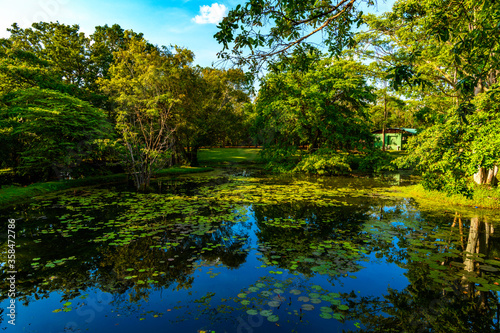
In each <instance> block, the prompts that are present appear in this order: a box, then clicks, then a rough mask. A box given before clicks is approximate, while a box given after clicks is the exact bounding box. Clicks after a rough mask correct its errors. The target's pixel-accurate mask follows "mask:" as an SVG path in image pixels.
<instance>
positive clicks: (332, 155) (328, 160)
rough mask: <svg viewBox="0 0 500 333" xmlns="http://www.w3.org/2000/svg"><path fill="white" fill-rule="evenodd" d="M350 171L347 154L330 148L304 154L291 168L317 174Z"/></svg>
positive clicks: (339, 173)
mask: <svg viewBox="0 0 500 333" xmlns="http://www.w3.org/2000/svg"><path fill="white" fill-rule="evenodd" d="M350 171H352V170H351V167H350V165H349V163H348V158H347V156H346V155H345V154H339V153H337V152H336V151H334V150H330V149H319V150H318V151H316V152H314V153H312V154H308V155H306V156H305V157H304V158H303V159H301V160H300V162H299V163H297V165H296V166H295V168H293V170H292V172H299V173H302V172H304V173H315V174H318V175H342V174H346V173H349V172H350Z"/></svg>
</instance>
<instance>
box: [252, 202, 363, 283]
mask: <svg viewBox="0 0 500 333" xmlns="http://www.w3.org/2000/svg"><path fill="white" fill-rule="evenodd" d="M253 210H254V214H255V219H256V222H257V226H258V230H257V231H256V236H257V237H258V240H259V241H258V242H259V244H260V246H261V247H260V248H259V250H260V251H261V252H262V253H263V260H264V261H267V262H272V261H274V262H278V264H275V265H276V266H278V267H280V268H283V269H290V267H295V266H297V267H296V268H295V269H294V270H296V271H297V272H300V273H302V274H305V275H307V276H310V275H314V271H311V269H312V268H314V267H315V266H318V265H321V262H322V261H321V260H325V261H327V262H329V263H331V264H332V266H331V269H332V271H333V269H334V268H335V271H337V272H338V273H339V274H342V273H345V272H353V271H357V270H358V269H359V267H357V266H356V267H355V265H354V264H355V261H356V260H357V259H359V256H357V253H356V256H355V254H353V253H354V252H353V253H346V254H345V255H343V254H342V253H341V252H339V251H344V250H345V249H353V248H356V249H358V248H362V246H363V245H364V242H363V240H364V239H365V236H364V235H363V234H362V233H361V230H362V229H361V228H362V225H363V223H364V222H366V221H367V220H368V218H369V215H368V210H369V206H368V205H364V206H363V205H352V206H341V207H321V206H316V205H312V204H310V203H304V202H296V203H288V204H280V205H260V206H254V208H253ZM275 221H277V222H275ZM297 221H302V222H303V223H297ZM330 241H331V242H333V244H332V243H325V242H330ZM323 244H327V245H328V244H330V245H331V247H328V248H322V247H321V246H322V245H323ZM344 244H345V246H347V247H345V248H344V247H343V246H344ZM328 251H330V253H328ZM333 251H337V252H336V253H332V252H333ZM350 255H352V257H351V256H350ZM298 257H306V258H307V260H309V262H304V261H301V262H299V263H293V261H295V260H296V259H297V258H298ZM313 260H314V261H313ZM334 275H337V274H334Z"/></svg>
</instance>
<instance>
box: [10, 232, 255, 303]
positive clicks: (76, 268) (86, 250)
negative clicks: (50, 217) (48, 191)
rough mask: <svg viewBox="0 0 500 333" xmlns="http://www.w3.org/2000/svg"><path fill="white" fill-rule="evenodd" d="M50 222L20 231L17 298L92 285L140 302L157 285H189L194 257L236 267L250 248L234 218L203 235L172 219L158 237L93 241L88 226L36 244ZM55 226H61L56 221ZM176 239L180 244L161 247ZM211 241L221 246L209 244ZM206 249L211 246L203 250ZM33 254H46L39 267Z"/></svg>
mask: <svg viewBox="0 0 500 333" xmlns="http://www.w3.org/2000/svg"><path fill="white" fill-rule="evenodd" d="M47 227H48V226H47V225H45V224H43V225H42V226H40V225H36V224H33V225H31V226H29V227H25V228H23V229H22V230H19V231H18V239H19V240H18V244H22V247H21V248H22V250H23V251H22V252H19V254H18V260H17V265H18V274H17V276H16V277H17V285H16V288H17V295H16V299H17V300H19V301H22V302H23V303H24V304H25V305H28V304H29V303H30V302H31V301H33V300H38V299H40V298H48V297H49V296H50V293H51V292H53V291H59V292H62V293H63V294H64V296H63V299H65V300H69V299H73V298H75V297H78V296H81V295H82V294H85V292H86V291H87V290H88V289H90V288H97V289H99V290H101V291H103V292H108V293H111V294H114V296H118V295H119V294H124V293H129V294H130V295H131V298H130V301H132V302H136V301H139V300H141V299H146V298H147V297H148V294H149V293H150V292H152V291H154V290H160V289H166V288H170V287H172V286H173V285H174V284H176V286H175V288H176V289H188V288H190V287H191V284H192V283H193V280H194V276H193V275H194V271H195V269H196V267H197V266H196V261H200V260H201V261H202V263H208V264H213V263H216V262H218V263H222V264H224V265H226V266H227V267H231V268H237V267H238V266H240V265H241V264H242V263H244V262H245V261H246V257H247V252H246V251H242V248H243V247H244V246H245V244H246V241H245V240H242V238H244V236H246V235H245V234H243V233H242V232H241V231H236V230H235V228H233V224H232V223H222V224H221V223H218V224H213V225H212V232H209V233H205V234H203V235H195V234H192V230H191V226H190V225H187V224H181V223H178V224H172V225H171V227H170V228H167V229H166V230H164V231H162V232H157V233H155V234H154V236H143V237H140V238H138V239H136V240H134V241H133V242H131V243H129V244H127V245H122V246H109V245H106V244H103V243H94V242H93V240H94V239H95V237H96V233H94V232H90V231H87V230H84V231H80V232H79V233H78V236H77V237H61V235H60V234H58V233H55V234H51V235H50V240H47V241H44V242H42V243H33V239H36V238H37V237H39V236H38V235H37V233H38V231H39V230H43V229H44V228H47ZM53 227H55V228H58V226H57V225H54V226H53ZM172 230H176V236H175V237H172ZM180 235H182V237H180ZM233 237H236V238H233ZM174 241H175V242H178V243H179V245H177V246H175V247H169V248H168V249H162V248H161V247H162V246H166V243H167V242H174ZM209 243H211V244H220V246H210V245H208V244H209ZM42 244H43V246H42ZM47 244H49V245H51V246H47ZM4 245H5V246H6V244H4ZM203 248H210V250H207V251H204V250H203ZM202 251H203V253H202ZM6 255H7V253H6V252H5V253H2V257H4V256H5V258H2V260H4V259H6ZM61 255H63V256H66V257H70V256H75V258H76V259H75V260H66V261H64V262H61V263H57V260H58V259H60V258H61ZM34 257H42V258H44V259H43V260H44V262H41V265H40V266H39V267H38V268H35V269H34V268H33V267H31V264H32V261H31V258H34ZM23 258H26V259H25V260H23ZM54 262H55V264H53V266H52V263H54ZM6 272H7V270H6V269H5V267H4V268H3V269H2V272H1V275H0V278H2V282H1V285H0V286H1V287H2V290H5V289H4V288H6V287H7V284H6V283H7V280H6V274H7V273H6ZM131 276H135V277H134V278H131ZM150 285H151V286H152V287H150ZM7 289H8V288H7ZM6 298H7V294H3V295H1V296H0V301H3V300H4V299H6Z"/></svg>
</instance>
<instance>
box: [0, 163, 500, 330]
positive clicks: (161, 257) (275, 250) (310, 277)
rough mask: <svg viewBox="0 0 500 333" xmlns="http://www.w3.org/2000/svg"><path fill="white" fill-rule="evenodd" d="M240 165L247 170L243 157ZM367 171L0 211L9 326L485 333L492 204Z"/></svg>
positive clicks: (493, 325) (95, 196) (166, 189)
mask: <svg viewBox="0 0 500 333" xmlns="http://www.w3.org/2000/svg"><path fill="white" fill-rule="evenodd" d="M245 175H247V173H246V172H245ZM388 185H390V182H389V181H388V180H383V179H374V178H340V177H335V178H329V177H321V178H309V177H270V176H262V175H261V176H253V177H252V176H250V177H248V176H245V177H244V176H241V175H228V174H221V173H212V174H204V175H195V176H184V177H182V178H176V179H167V178H165V179H161V180H160V181H159V183H158V184H157V190H156V191H155V192H154V193H147V194H138V193H135V192H134V191H131V190H130V189H127V188H125V187H123V188H121V187H113V188H110V187H109V186H108V188H105V187H94V188H87V189H83V190H82V189H79V190H75V191H69V192H65V193H64V194H57V195H53V196H45V197H43V198H37V199H36V200H33V202H31V203H27V204H23V205H17V206H12V207H9V208H7V209H3V210H1V211H0V218H1V224H0V225H1V227H2V230H7V220H8V219H12V218H15V219H16V226H17V228H16V237H17V238H16V271H17V274H16V283H15V286H16V298H15V300H16V303H15V304H16V317H15V326H13V325H11V324H9V320H11V318H9V317H8V316H7V314H8V311H9V310H8V309H7V307H8V306H9V304H10V303H9V302H10V298H9V297H8V294H7V291H8V290H9V283H8V281H7V278H8V277H9V274H8V273H7V272H8V271H9V268H8V266H7V265H6V263H7V256H8V249H9V247H8V243H7V239H6V234H4V235H3V237H2V240H1V242H2V254H1V255H2V260H1V263H2V267H1V268H0V273H1V274H0V275H1V276H0V277H1V282H0V283H1V289H2V294H1V296H0V301H1V304H0V306H1V309H0V311H2V313H1V322H0V328H1V329H3V330H6V331H8V332H43V333H47V332H134V333H135V332H215V333H222V332H235V333H236V332H238V333H240V332H343V331H345V332H351V331H352V332H494V331H496V329H498V313H497V311H498V308H499V307H498V291H499V290H500V287H499V283H500V274H499V272H500V241H499V239H498V238H499V236H498V231H496V228H497V225H498V224H497V223H498V220H497V219H496V218H495V215H494V214H493V213H492V212H482V211H478V210H469V211H468V210H461V211H459V212H457V211H455V210H454V209H453V208H449V207H444V208H443V207H442V208H440V209H436V208H432V207H430V206H422V205H420V204H419V203H417V202H416V201H414V200H413V199H408V198H403V197H399V196H395V195H392V192H387V188H388Z"/></svg>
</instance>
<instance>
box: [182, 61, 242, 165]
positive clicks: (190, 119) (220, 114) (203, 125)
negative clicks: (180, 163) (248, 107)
mask: <svg viewBox="0 0 500 333" xmlns="http://www.w3.org/2000/svg"><path fill="white" fill-rule="evenodd" d="M191 80H192V89H193V90H197V91H196V92H195V94H196V96H193V97H192V99H193V100H194V102H195V103H193V104H192V105H191V106H192V108H190V109H185V110H186V111H187V112H185V113H183V115H182V125H181V126H180V127H179V129H178V131H177V133H176V136H178V138H179V141H178V143H179V144H180V145H181V149H182V150H183V151H184V147H185V148H186V151H184V155H185V157H186V158H187V160H188V161H189V163H190V164H191V165H192V166H197V165H198V158H197V153H198V149H199V148H200V147H201V146H212V145H217V144H222V145H223V144H224V143H229V142H238V141H239V140H242V139H244V138H242V134H244V133H246V130H245V125H244V124H245V119H244V117H245V114H244V112H243V106H244V104H245V103H248V102H249V101H250V99H249V96H248V88H247V85H246V83H247V80H246V76H245V74H244V73H243V71H241V70H239V69H228V70H220V69H215V68H209V67H207V68H201V69H197V70H196V77H194V78H191Z"/></svg>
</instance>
